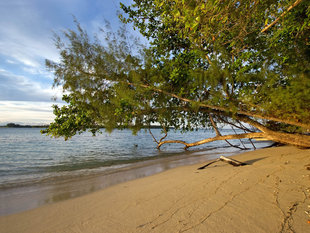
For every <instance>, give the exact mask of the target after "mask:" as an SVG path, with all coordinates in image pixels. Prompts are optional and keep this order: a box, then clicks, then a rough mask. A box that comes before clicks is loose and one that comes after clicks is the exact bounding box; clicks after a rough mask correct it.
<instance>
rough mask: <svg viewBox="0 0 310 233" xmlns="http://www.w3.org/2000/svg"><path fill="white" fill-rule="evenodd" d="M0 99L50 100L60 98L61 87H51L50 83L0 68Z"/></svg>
mask: <svg viewBox="0 0 310 233" xmlns="http://www.w3.org/2000/svg"><path fill="white" fill-rule="evenodd" d="M0 90H1V92H0V100H6V101H18V100H23V101H50V100H51V99H52V98H54V97H57V99H61V96H62V88H61V87H58V88H55V89H52V85H51V84H50V83H45V84H44V83H41V82H38V81H35V80H33V79H29V78H27V77H25V76H21V75H15V74H13V73H10V72H9V71H6V70H4V69H0Z"/></svg>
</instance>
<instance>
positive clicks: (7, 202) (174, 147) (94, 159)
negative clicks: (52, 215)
mask: <svg viewBox="0 0 310 233" xmlns="http://www.w3.org/2000/svg"><path fill="white" fill-rule="evenodd" d="M152 132H153V134H154V135H155V137H157V138H160V137H161V136H162V134H161V130H160V129H153V130H152ZM223 133H224V134H230V133H233V132H231V131H230V130H224V131H223ZM210 136H214V132H212V131H205V130H199V131H197V132H191V133H187V134H181V133H180V132H173V131H172V132H171V133H169V137H168V138H167V139H179V140H185V141H187V142H194V141H197V140H201V139H204V138H207V137H210ZM243 142H244V143H245V145H246V146H247V147H249V148H251V144H250V143H249V141H248V140H244V141H243ZM232 143H234V144H240V141H239V140H232ZM266 145H268V143H261V142H260V143H258V144H256V146H257V147H263V146H266ZM239 152H240V150H238V149H236V148H232V147H229V146H227V144H226V143H225V142H223V141H218V142H212V143H208V144H206V145H202V146H200V147H195V148H191V149H190V150H188V151H184V150H183V145H180V144H170V145H164V146H163V147H162V150H160V151H159V150H157V149H156V143H154V142H153V139H152V137H151V135H150V134H149V133H148V132H145V131H141V132H140V133H139V134H138V135H137V136H133V135H132V133H131V131H129V130H123V131H120V130H115V131H113V133H112V134H108V133H105V132H103V133H102V134H99V135H98V136H97V137H93V136H92V135H91V134H90V133H83V134H81V135H77V136H75V137H73V138H72V139H71V140H69V141H64V140H63V139H61V138H58V139H53V138H50V137H47V136H44V135H41V134H40V129H37V128H0V201H1V206H2V208H1V209H2V210H1V211H0V215H5V214H9V213H14V212H18V211H22V210H26V209H30V208H34V207H37V206H39V205H42V204H46V203H51V202H55V201H59V200H63V199H67V198H72V197H76V196H80V195H82V194H85V193H89V192H92V191H95V190H98V189H101V188H104V187H108V186H110V185H113V184H117V183H120V182H124V181H127V180H131V179H136V178H139V177H144V176H148V175H151V174H155V173H158V172H161V171H164V170H167V169H170V168H173V167H176V166H180V165H185V164H192V163H197V162H201V161H206V160H209V159H213V158H216V157H218V156H219V155H223V154H224V155H227V156H229V155H232V154H235V153H239Z"/></svg>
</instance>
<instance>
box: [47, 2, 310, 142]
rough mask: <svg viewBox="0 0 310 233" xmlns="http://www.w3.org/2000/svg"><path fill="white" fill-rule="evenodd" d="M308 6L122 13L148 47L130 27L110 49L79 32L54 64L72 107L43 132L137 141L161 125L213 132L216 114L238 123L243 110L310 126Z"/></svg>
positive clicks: (112, 35) (197, 5)
mask: <svg viewBox="0 0 310 233" xmlns="http://www.w3.org/2000/svg"><path fill="white" fill-rule="evenodd" d="M305 2H306V1H303V2H302V3H300V4H299V5H297V6H295V7H294V8H293V9H292V10H291V11H290V12H289V13H287V14H286V15H285V16H283V17H280V15H281V14H282V13H283V12H284V11H285V10H286V9H287V8H288V7H289V6H290V5H291V4H292V2H291V1H284V0H277V1H271V0H267V1H238V2H236V1H229V0H223V1H217V0H211V1H202V0H201V1H194V0H191V1H182V0H173V1H172V0H149V1H141V0H134V1H133V4H132V5H131V6H125V5H124V4H121V8H122V10H123V11H124V15H121V16H120V18H121V20H122V21H123V22H125V23H129V22H131V23H133V25H134V27H135V28H136V29H138V30H139V31H140V33H141V34H142V35H143V36H145V37H146V38H148V39H149V43H150V45H149V47H145V46H142V45H141V44H139V43H138V41H137V40H135V39H134V38H132V37H130V36H129V35H128V33H127V31H126V28H125V27H122V28H121V29H120V30H119V31H117V32H112V31H111V30H107V31H106V30H103V34H102V35H100V36H101V37H100V38H102V37H104V40H103V41H102V40H99V39H98V38H99V37H98V38H94V39H91V38H90V37H89V36H88V35H87V33H86V31H84V30H83V29H82V28H81V26H80V25H79V24H78V23H77V28H76V30H67V31H65V32H64V33H63V34H62V35H60V36H56V38H55V39H56V40H55V42H56V47H57V48H58V49H59V51H60V55H61V61H60V62H59V63H54V62H51V61H47V62H46V65H47V67H48V68H49V69H50V70H51V71H53V72H54V75H55V83H54V85H61V86H62V87H63V89H64V91H66V92H68V93H69V94H68V95H67V96H65V100H66V102H67V103H68V105H66V106H64V107H62V108H59V107H57V106H54V113H55V115H56V119H55V122H54V123H52V124H51V126H50V127H49V128H48V129H47V130H45V131H44V133H48V134H50V135H53V136H64V137H65V138H66V139H67V138H69V137H71V136H73V135H74V134H75V133H76V132H82V131H84V130H87V129H91V130H92V132H97V131H98V129H99V126H104V127H105V128H106V129H107V130H108V131H111V130H113V129H114V128H121V129H122V128H130V129H132V130H133V132H134V133H135V132H137V131H138V130H140V129H141V128H143V127H145V126H147V125H151V124H153V123H160V124H161V125H162V126H163V127H165V128H166V129H169V128H170V127H175V128H176V129H181V130H182V131H188V130H194V129H197V128H199V127H208V126H210V122H209V114H210V112H211V113H212V114H213V115H218V116H220V117H234V114H236V113H238V112H240V111H242V112H246V113H247V114H248V116H253V115H256V116H257V115H259V116H262V117H261V118H262V119H264V116H268V117H273V118H277V119H279V120H280V121H281V120H290V121H293V122H302V123H305V124H309V123H310V111H309V104H308V103H309V102H310V99H309V96H310V95H309V94H310V93H309V83H310V78H309V74H310V70H309V67H310V64H309V63H310V57H309V56H310V48H309V46H310V45H309V36H310V34H309V33H310V30H309V29H310V17H309V16H310V8H309V6H308V4H306V3H305ZM278 17H280V20H279V21H278V22H277V23H276V24H275V25H274V26H273V27H271V28H269V29H268V30H267V31H266V32H262V29H263V28H264V27H265V26H266V25H267V24H269V23H271V22H273V21H274V20H276V19H277V18H278ZM132 48H134V49H132ZM206 106H212V107H206ZM262 123H263V122H262ZM266 126H269V127H275V124H266ZM284 128H285V127H283V126H281V129H284ZM296 130H298V129H296ZM290 131H292V129H290Z"/></svg>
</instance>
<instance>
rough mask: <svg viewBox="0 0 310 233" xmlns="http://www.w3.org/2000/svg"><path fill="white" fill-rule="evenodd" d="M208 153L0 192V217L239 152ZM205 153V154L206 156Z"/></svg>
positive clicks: (67, 177)
mask: <svg viewBox="0 0 310 233" xmlns="http://www.w3.org/2000/svg"><path fill="white" fill-rule="evenodd" d="M208 151H209V150H202V151H194V152H184V153H182V154H177V155H170V156H165V157H160V158H156V157H154V158H152V159H148V160H144V161H138V162H134V163H129V164H121V165H116V166H111V167H103V170H102V171H98V172H93V173H87V174H85V173H83V172H81V173H80V174H79V175H67V176H59V177H52V179H47V180H45V181H41V182H37V183H30V184H29V183H27V184H25V185H21V186H17V187H14V186H13V187H5V188H2V189H0V203H2V204H1V206H0V217H1V216H6V215H11V214H16V213H20V212H24V211H28V210H31V209H34V208H38V207H40V206H44V205H47V204H52V203H57V202H61V201H65V200H69V199H72V198H77V197H80V196H83V195H87V194H90V193H92V192H95V191H98V190H103V189H106V188H108V187H110V186H113V185H117V184H120V183H125V182H128V181H131V180H135V179H139V178H143V177H148V176H151V175H154V174H158V173H161V172H164V171H166V170H169V169H173V168H176V167H180V166H188V165H192V164H199V163H202V162H208V161H210V160H213V159H216V158H218V157H219V156H220V155H223V154H225V156H232V155H236V154H239V153H240V152H225V153H224V152H217V151H216V148H214V149H211V151H214V152H211V153H210V152H208ZM206 152H207V153H206Z"/></svg>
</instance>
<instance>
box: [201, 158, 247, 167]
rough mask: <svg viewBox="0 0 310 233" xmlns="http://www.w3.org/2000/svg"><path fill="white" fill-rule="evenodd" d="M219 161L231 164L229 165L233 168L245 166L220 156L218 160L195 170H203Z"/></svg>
mask: <svg viewBox="0 0 310 233" xmlns="http://www.w3.org/2000/svg"><path fill="white" fill-rule="evenodd" d="M219 161H222V162H225V163H228V164H231V165H233V166H235V167H238V166H244V165H247V164H246V163H243V162H240V161H238V160H235V159H230V158H227V157H224V156H220V157H219V158H218V159H216V160H214V161H211V162H210V163H207V164H206V165H204V166H202V167H199V168H198V169H197V170H202V169H205V168H206V167H208V166H209V165H211V164H213V163H216V162H219Z"/></svg>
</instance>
